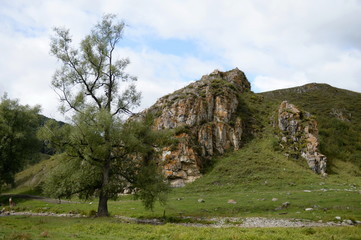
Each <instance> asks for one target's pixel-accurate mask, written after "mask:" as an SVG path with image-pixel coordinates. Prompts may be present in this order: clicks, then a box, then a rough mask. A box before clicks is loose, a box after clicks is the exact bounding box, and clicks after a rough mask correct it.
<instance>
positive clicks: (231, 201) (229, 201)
mask: <svg viewBox="0 0 361 240" xmlns="http://www.w3.org/2000/svg"><path fill="white" fill-rule="evenodd" d="M227 203H229V204H236V203H237V202H236V201H235V200H233V199H229V200H228V201H227Z"/></svg>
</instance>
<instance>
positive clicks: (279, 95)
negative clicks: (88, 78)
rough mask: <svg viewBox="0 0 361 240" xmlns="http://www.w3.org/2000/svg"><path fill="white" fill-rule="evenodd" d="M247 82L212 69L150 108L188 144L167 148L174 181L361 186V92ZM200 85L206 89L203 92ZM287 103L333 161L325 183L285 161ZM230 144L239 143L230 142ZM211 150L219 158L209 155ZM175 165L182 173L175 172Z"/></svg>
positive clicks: (197, 185) (165, 158) (220, 185)
mask: <svg viewBox="0 0 361 240" xmlns="http://www.w3.org/2000/svg"><path fill="white" fill-rule="evenodd" d="M233 79H236V80H237V79H238V80H239V82H238V86H236V87H234V86H233V85H232V84H234V83H235V82H236V81H234V80H233ZM238 80H237V81H238ZM248 84H249V83H248V81H247V80H246V78H245V76H244V74H243V73H242V72H241V71H239V70H238V69H235V70H231V71H228V72H224V73H223V72H219V71H215V72H214V73H212V74H210V75H206V76H204V77H203V78H202V80H201V81H198V82H196V83H193V84H191V85H189V86H187V87H185V88H183V89H180V90H178V91H176V92H175V93H174V94H170V95H167V96H165V97H163V98H161V99H160V100H159V101H158V102H157V103H156V104H155V106H153V107H151V108H150V109H149V110H147V111H150V112H153V114H156V116H157V117H158V119H156V122H157V124H158V125H156V126H158V128H164V126H166V125H169V126H172V127H173V128H174V129H176V130H177V131H176V133H177V134H178V135H179V138H180V139H181V140H182V139H183V141H180V143H179V146H176V147H178V148H180V149H181V150H180V151H179V150H174V149H172V151H173V153H174V154H171V149H169V151H166V154H163V159H162V161H163V162H166V164H165V165H164V166H165V167H166V168H168V169H167V170H172V172H171V173H168V176H171V178H170V179H171V180H172V181H174V180H175V179H181V180H182V177H183V176H185V175H184V174H185V173H184V172H186V174H187V175H186V177H187V176H188V177H189V176H196V177H194V178H192V181H193V180H195V179H197V178H198V176H200V175H196V174H195V173H197V174H199V171H202V173H203V177H201V178H198V180H197V181H196V182H194V183H193V184H189V186H187V187H186V188H189V189H193V188H199V189H201V188H204V189H218V188H219V189H221V188H225V187H227V186H242V188H250V187H252V186H258V187H260V186H261V187H265V188H269V187H273V188H284V187H290V186H293V185H297V184H300V185H305V186H306V185H310V184H313V183H315V182H322V181H331V182H337V183H342V182H352V183H355V184H360V185H361V181H360V176H361V170H360V166H361V106H360V104H361V94H360V93H356V92H351V91H347V90H343V89H337V88H334V87H331V86H329V85H326V84H307V85H305V86H301V87H296V88H290V89H282V90H276V91H271V92H265V93H257V94H256V93H253V92H251V91H250V90H249V88H250V86H249V85H248ZM198 87H200V88H199V89H200V90H202V91H200V92H199V91H198V90H199V89H198ZM237 90H238V92H236V91H237ZM202 92H204V95H202ZM231 98H232V99H233V98H236V99H233V100H232V99H231ZM217 99H218V100H217ZM284 100H287V101H288V102H290V103H292V104H294V105H296V106H297V107H298V108H300V109H302V110H304V111H307V112H310V113H311V114H312V115H313V116H315V119H316V120H317V122H318V131H319V138H320V146H319V148H320V151H321V152H322V153H323V154H325V155H326V156H327V159H328V162H327V173H328V177H327V178H326V179H324V178H322V177H320V176H319V175H316V174H314V173H313V172H312V171H311V170H310V169H309V167H308V166H307V164H306V162H305V161H302V160H300V159H293V158H290V157H286V156H285V152H284V151H282V149H281V148H280V145H279V139H277V137H276V135H277V134H276V133H277V129H276V128H275V125H276V124H275V123H276V122H277V110H278V107H279V105H280V104H281V102H282V101H284ZM212 104H214V105H212ZM197 109H198V110H200V111H198V112H197V111H196V110H197ZM227 111H228V112H227ZM167 114H168V115H167ZM212 114H213V115H212ZM237 121H238V125H237ZM237 127H238V128H241V131H240V133H241V134H240V135H239V139H238V140H237V139H235V138H234V135H232V134H233V133H234V132H236V130H237ZM207 129H208V130H210V133H209V134H207V132H206V131H205V130H207ZM220 129H223V131H225V133H226V134H225V135H224V136H225V137H224V138H222V136H223V135H222V134H218V132H219V130H220ZM192 134H195V135H192ZM194 136H195V137H194ZM230 140H232V141H235V140H237V141H239V142H237V144H233V143H232V142H230ZM227 142H228V143H227ZM232 144H233V145H232ZM230 146H231V147H230ZM202 149H203V150H202ZM237 149H238V150H237ZM234 150H236V151H234ZM212 151H213V152H214V154H213V155H211V154H209V153H210V152H212ZM202 152H203V155H202ZM177 153H181V154H180V155H177ZM190 153H192V154H193V155H192V154H190ZM195 153H196V154H199V155H198V157H199V158H200V157H204V158H205V159H206V161H205V162H202V163H201V164H200V165H202V169H199V168H197V167H198V165H197V164H199V163H197V161H196V160H197V158H196V157H197V156H195V155H194V154H195ZM222 153H223V154H224V155H222ZM182 154H183V155H182ZM182 156H183V157H182ZM199 158H198V160H199ZM177 161H179V162H177ZM167 164H168V165H167ZM45 166H46V165H45ZM49 166H50V165H49ZM176 167H177V168H179V169H176V170H175V168H176ZM35 168H36V166H35ZM42 171H43V172H44V171H45V172H46V171H49V169H48V170H46V169H45V170H44V169H43V170H42ZM192 171H193V172H192ZM197 171H198V172H197ZM28 172H31V173H32V175H31V176H30V177H26V176H25V177H24V178H25V179H29V180H30V182H31V178H36V179H37V181H34V182H41V180H40V179H41V176H40V177H37V175H36V174H34V172H36V171H32V170H28ZM22 174H23V175H26V173H22ZM166 174H167V173H166ZM192 174H195V175H192ZM44 176H45V175H44ZM24 178H23V179H24ZM184 179H187V178H184ZM27 182H29V181H27ZM181 185H183V184H181Z"/></svg>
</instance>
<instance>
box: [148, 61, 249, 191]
mask: <svg viewBox="0 0 361 240" xmlns="http://www.w3.org/2000/svg"><path fill="white" fill-rule="evenodd" d="M245 91H250V83H249V82H248V80H247V78H246V76H245V75H244V73H243V72H242V71H240V70H239V69H237V68H236V69H233V70H231V71H228V72H221V71H218V70H215V71H214V72H212V73H211V74H209V75H205V76H203V77H202V78H201V80H199V81H196V82H194V83H191V84H189V85H188V86H186V87H184V88H182V89H180V90H178V91H175V92H174V93H172V94H169V95H167V96H164V97H162V98H160V99H159V100H158V101H157V102H156V103H155V104H154V105H153V106H152V107H150V108H149V109H147V110H145V112H151V113H152V114H153V115H154V116H155V117H156V118H155V128H156V129H158V130H160V129H175V131H176V133H177V136H176V137H177V138H178V140H179V141H178V143H177V146H175V147H174V146H173V147H168V148H166V149H164V151H163V154H162V159H161V165H162V167H163V170H164V174H165V175H166V176H167V177H168V179H169V180H170V182H171V185H173V186H176V187H177V186H184V184H185V183H188V182H192V181H194V180H195V179H197V178H199V177H200V176H201V170H202V168H203V167H204V165H205V164H206V163H207V161H208V160H209V159H210V157H212V156H214V155H215V154H222V153H224V151H225V150H228V149H239V148H240V147H241V145H242V136H243V130H244V129H243V127H244V124H243V122H242V119H241V118H240V117H238V116H237V109H238V108H239V104H240V103H239V94H242V93H243V92H245Z"/></svg>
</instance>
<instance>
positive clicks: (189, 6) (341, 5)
mask: <svg viewBox="0 0 361 240" xmlns="http://www.w3.org/2000/svg"><path fill="white" fill-rule="evenodd" d="M0 5H1V6H0V52H1V55H2V57H1V58H0V94H2V93H3V92H8V95H9V96H10V97H11V98H18V99H20V101H21V103H23V104H30V105H35V104H40V105H41V106H42V108H43V114H45V115H47V116H50V117H55V118H58V119H62V118H63V117H62V116H61V115H60V114H59V113H58V111H57V106H58V99H57V96H56V94H55V93H54V91H53V90H52V89H51V87H50V82H51V78H52V74H53V73H54V71H55V69H56V68H57V67H58V66H59V65H58V64H57V62H56V60H55V59H54V58H53V57H52V56H50V54H49V42H50V36H51V34H52V28H53V27H55V26H64V27H67V28H69V29H70V31H71V34H72V35H73V38H74V39H75V43H77V42H79V41H80V40H81V39H82V38H83V37H84V36H85V35H86V34H87V33H88V32H89V30H90V29H91V28H92V26H93V25H94V24H96V22H97V21H99V20H100V19H101V17H102V15H103V14H104V13H114V14H117V15H118V16H119V19H122V20H124V21H125V22H126V23H127V27H126V29H125V35H124V40H123V41H122V42H121V44H120V45H119V48H118V52H117V54H118V55H119V57H129V59H130V60H131V64H130V65H129V68H128V71H129V72H130V73H131V74H133V75H135V76H137V77H138V89H139V90H140V91H142V93H143V101H142V106H141V109H142V108H146V107H149V106H150V105H152V104H153V103H155V101H156V100H157V99H158V98H159V97H161V96H163V95H165V94H168V93H170V92H172V91H174V90H176V89H178V88H181V87H183V86H185V85H187V84H189V83H190V82H191V81H195V80H198V79H200V78H201V76H202V75H204V74H208V73H210V72H212V71H213V70H214V69H219V70H222V71H227V70H230V69H232V68H235V67H238V68H239V69H240V70H242V71H244V72H245V74H246V75H247V77H248V79H249V80H250V82H251V84H252V89H253V91H255V92H262V91H269V90H274V89H279V88H287V87H294V86H299V85H303V84H306V83H310V82H320V83H328V84H330V85H333V86H335V87H339V88H345V89H349V90H353V91H358V92H361V79H360V76H361V31H360V29H361V1H358V0H316V1H315V0H289V1H284V0H224V1H216V0H197V1H194V0H148V1H146V0H33V1H27V0H2V1H1V3H0Z"/></svg>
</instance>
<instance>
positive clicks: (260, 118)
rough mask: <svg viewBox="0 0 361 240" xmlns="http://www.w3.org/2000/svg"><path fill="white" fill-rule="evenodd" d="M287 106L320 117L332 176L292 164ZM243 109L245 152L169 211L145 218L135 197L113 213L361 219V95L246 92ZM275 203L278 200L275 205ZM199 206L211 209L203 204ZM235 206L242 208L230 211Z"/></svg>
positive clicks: (177, 193) (175, 199) (39, 169)
mask: <svg viewBox="0 0 361 240" xmlns="http://www.w3.org/2000/svg"><path fill="white" fill-rule="evenodd" d="M283 100H288V101H289V102H290V103H292V104H295V105H296V106H297V107H299V108H301V109H302V110H305V111H308V112H310V113H311V114H313V115H314V116H315V117H316V120H317V121H318V129H319V133H320V137H321V143H320V144H321V146H320V147H321V152H322V153H323V154H325V155H326V156H327V157H328V163H327V164H328V176H327V177H321V176H320V175H317V174H315V173H314V172H312V171H311V170H310V169H309V168H308V166H307V164H306V163H305V161H304V160H302V159H298V160H296V159H293V158H288V157H286V156H285V155H284V153H283V152H282V151H281V150H280V148H279V143H278V140H277V138H276V137H275V128H274V124H275V123H276V118H275V117H276V113H277V108H278V106H279V104H280V103H281V102H282V101H283ZM240 102H241V103H242V104H240V107H239V109H238V114H239V115H240V116H241V118H242V120H243V121H244V123H245V125H246V129H247V135H246V137H245V138H244V145H243V147H242V148H241V149H240V150H238V151H230V152H227V153H226V154H225V155H223V156H218V157H215V158H213V160H212V163H211V165H210V166H208V168H206V169H205V170H204V173H203V176H202V177H201V178H199V179H198V180H196V181H195V182H193V183H190V184H188V185H186V186H185V187H183V188H176V189H173V191H172V192H171V193H170V195H169V201H168V204H167V205H166V206H165V207H161V206H159V205H158V206H157V207H156V209H155V211H154V212H145V211H144V209H143V208H142V207H141V203H140V202H139V201H129V200H131V199H132V198H131V197H130V196H126V197H121V198H120V200H118V201H115V202H111V203H110V209H111V212H112V214H119V215H126V216H133V217H160V216H162V215H163V214H164V211H165V212H166V213H167V215H168V216H172V217H177V216H242V217H244V216H264V217H277V218H280V217H286V218H290V217H294V218H305V219H312V220H327V221H329V220H334V218H335V216H341V217H342V219H353V220H361V206H360V203H359V199H360V194H359V191H360V190H361V177H360V176H361V170H360V165H361V155H360V153H361V148H360V145H361V143H360V139H361V135H360V134H361V132H360V125H361V124H360V122H361V108H360V103H361V94H359V93H355V92H350V91H347V90H341V89H336V88H333V87H330V86H328V85H323V84H312V85H306V86H302V87H298V88H292V89H284V90H278V91H272V92H266V93H259V94H255V93H252V92H247V93H244V94H242V95H241V96H240ZM333 109H335V110H333ZM335 112H336V113H339V114H338V115H337V114H335ZM341 113H342V114H341ZM56 161H57V160H56V158H54V157H53V158H51V159H50V160H45V161H42V162H41V163H39V164H38V165H35V166H33V167H31V168H29V169H27V170H25V171H23V172H21V173H19V174H18V175H17V178H16V179H17V183H18V189H17V190H14V191H13V192H20V190H25V189H27V190H30V189H33V190H34V189H36V188H35V187H36V185H38V186H41V182H42V180H43V179H44V177H45V176H46V173H47V172H48V171H50V169H51V168H52V167H54V166H55V165H56ZM32 184H34V185H32ZM38 189H39V188H38ZM274 198H275V199H277V200H276V201H271V199H274ZM199 199H204V200H205V202H204V203H203V204H201V203H199V202H198V200H199ZM230 199H233V200H235V201H236V202H237V204H228V203H227V201H228V200H230ZM283 202H290V203H291V207H289V208H287V209H281V210H280V211H279V210H275V209H277V208H278V207H280V205H281V204H282V203H283ZM31 205H32V206H33V205H35V206H38V207H39V206H40V205H41V204H40V203H39V204H35V203H34V202H31ZM28 207H29V206H28V205H26V204H25V206H24V205H23V208H25V209H27V208H28ZM91 207H92V206H91V205H89V204H86V203H85V204H84V206H81V207H77V208H81V209H85V210H82V211H91V210H92V208H91ZM306 208H314V210H313V211H305V209H306ZM30 209H32V208H31V207H30ZM54 209H55V210H54V211H57V212H61V211H68V209H69V207H65V208H64V209H63V210H62V208H61V206H60V207H59V205H54ZM130 209H133V210H130ZM51 210H52V208H51V207H49V211H51Z"/></svg>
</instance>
